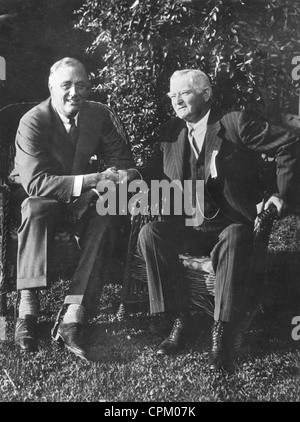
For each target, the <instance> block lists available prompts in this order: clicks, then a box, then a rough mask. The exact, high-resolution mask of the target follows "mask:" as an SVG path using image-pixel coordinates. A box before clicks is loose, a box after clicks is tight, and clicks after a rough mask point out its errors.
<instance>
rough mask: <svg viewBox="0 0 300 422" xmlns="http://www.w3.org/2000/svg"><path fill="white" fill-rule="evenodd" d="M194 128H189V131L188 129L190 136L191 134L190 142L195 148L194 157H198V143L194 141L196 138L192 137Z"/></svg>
mask: <svg viewBox="0 0 300 422" xmlns="http://www.w3.org/2000/svg"><path fill="white" fill-rule="evenodd" d="M194 132H195V131H194V129H191V131H190V136H191V138H192V144H193V147H194V148H195V151H196V157H197V158H198V157H199V155H200V150H199V146H198V144H197V141H196V139H195V137H194Z"/></svg>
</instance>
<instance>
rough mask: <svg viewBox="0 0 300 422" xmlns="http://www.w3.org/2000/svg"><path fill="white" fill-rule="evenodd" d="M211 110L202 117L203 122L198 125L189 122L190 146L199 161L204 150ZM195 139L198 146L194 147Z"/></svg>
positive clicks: (200, 121)
mask: <svg viewBox="0 0 300 422" xmlns="http://www.w3.org/2000/svg"><path fill="white" fill-rule="evenodd" d="M209 113H210V110H208V112H207V113H206V114H205V116H204V117H202V119H201V120H199V122H197V123H189V122H187V123H186V125H187V128H188V131H189V132H188V138H189V141H190V145H191V148H192V150H193V151H194V153H195V155H196V158H197V159H198V157H199V154H200V152H201V150H202V146H203V142H204V138H205V134H206V130H207V121H208V118H209ZM193 138H194V139H195V141H196V145H194V142H193Z"/></svg>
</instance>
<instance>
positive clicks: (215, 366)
mask: <svg viewBox="0 0 300 422" xmlns="http://www.w3.org/2000/svg"><path fill="white" fill-rule="evenodd" d="M231 340H232V333H231V329H230V327H229V324H228V323H227V322H222V321H215V322H214V325H213V328H212V349H211V360H210V367H209V369H210V370H211V371H219V370H225V371H230V370H231V369H232V350H231V342H232V341H231Z"/></svg>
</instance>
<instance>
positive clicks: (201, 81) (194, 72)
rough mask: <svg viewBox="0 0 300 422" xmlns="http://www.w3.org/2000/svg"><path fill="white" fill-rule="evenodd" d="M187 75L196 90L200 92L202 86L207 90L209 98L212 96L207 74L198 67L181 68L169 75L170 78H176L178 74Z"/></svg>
mask: <svg viewBox="0 0 300 422" xmlns="http://www.w3.org/2000/svg"><path fill="white" fill-rule="evenodd" d="M185 75H187V76H189V77H190V81H191V82H192V84H193V87H194V88H195V90H196V91H197V92H201V91H202V90H203V89H204V88H208V90H209V98H210V99H211V98H212V87H211V84H210V80H209V78H208V76H207V75H206V74H205V73H204V72H202V71H201V70H199V69H183V70H176V71H175V72H174V73H173V75H172V76H171V80H172V79H174V78H177V77H178V76H185Z"/></svg>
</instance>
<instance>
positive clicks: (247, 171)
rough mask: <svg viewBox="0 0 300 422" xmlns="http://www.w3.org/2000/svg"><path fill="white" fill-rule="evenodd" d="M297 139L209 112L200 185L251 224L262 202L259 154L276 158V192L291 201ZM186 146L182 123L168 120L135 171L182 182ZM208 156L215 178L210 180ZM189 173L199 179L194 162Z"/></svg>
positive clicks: (298, 182) (298, 179) (299, 147)
mask: <svg viewBox="0 0 300 422" xmlns="http://www.w3.org/2000/svg"><path fill="white" fill-rule="evenodd" d="M299 141H300V132H297V131H293V132H292V131H290V132H289V131H287V130H286V129H284V128H281V127H278V126H274V125H272V124H270V123H269V122H267V121H265V120H262V119H260V120H258V119H254V118H252V117H251V116H249V115H247V114H245V113H243V112H229V113H225V114H224V113H223V114H222V113H218V112H217V111H215V110H213V109H212V110H211V113H210V117H209V120H208V126H207V132H206V136H205V182H206V186H207V189H208V191H209V193H210V194H211V197H212V199H213V200H214V201H215V202H216V204H217V205H218V206H219V208H220V209H221V210H222V211H223V212H224V213H225V214H227V215H228V214H229V216H230V217H231V218H232V219H234V220H236V221H239V222H247V221H248V222H249V221H253V220H254V218H255V216H256V213H257V211H256V204H257V203H259V202H260V201H261V200H262V191H261V181H260V180H261V179H260V177H259V166H260V158H261V154H265V155H268V156H271V157H276V162H277V185H278V193H279V195H280V196H281V197H282V198H283V199H285V200H286V201H288V202H289V201H291V199H293V198H294V197H295V195H296V194H299V192H300V189H299V187H300V172H299V157H300V142H299ZM187 142H189V141H188V130H187V126H186V123H185V121H183V120H181V119H179V118H174V119H172V120H170V121H169V122H167V123H166V124H165V125H164V126H163V128H162V131H161V135H160V140H159V143H158V148H157V150H156V152H155V154H154V157H153V160H151V162H150V164H149V165H146V166H144V167H142V168H141V172H142V173H143V176H144V178H145V179H146V180H149V179H150V178H152V179H153V178H159V179H161V178H168V179H169V180H180V181H181V182H182V181H183V169H184V154H185V147H186V143H187ZM213 156H215V157H216V158H215V166H216V169H217V178H216V179H212V177H211V169H212V164H213V163H212V159H213ZM192 173H193V174H192V178H195V179H199V177H200V175H199V165H198V163H196V166H195V168H194V169H192ZM216 182H217V184H218V189H217V190H216V189H215V184H216ZM296 191H297V193H296ZM216 192H218V195H216Z"/></svg>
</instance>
